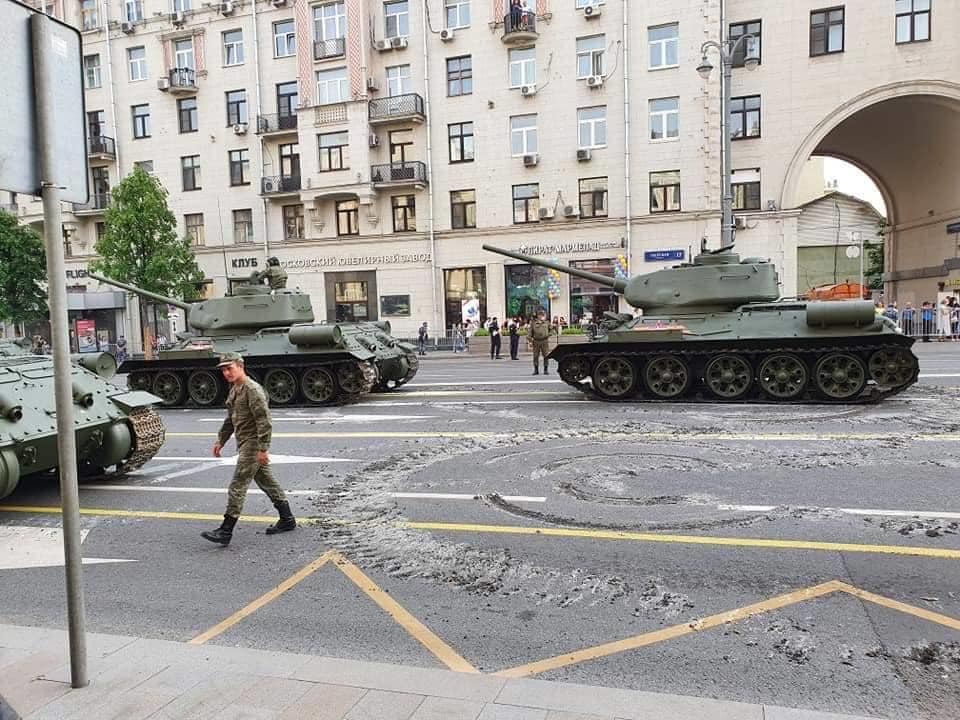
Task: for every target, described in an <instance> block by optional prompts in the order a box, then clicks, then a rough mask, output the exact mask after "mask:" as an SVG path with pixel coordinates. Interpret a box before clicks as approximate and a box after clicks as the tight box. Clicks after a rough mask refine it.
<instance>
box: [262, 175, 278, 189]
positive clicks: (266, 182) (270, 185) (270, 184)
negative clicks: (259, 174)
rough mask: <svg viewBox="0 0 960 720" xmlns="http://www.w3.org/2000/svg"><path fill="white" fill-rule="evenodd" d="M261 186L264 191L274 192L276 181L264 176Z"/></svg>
mask: <svg viewBox="0 0 960 720" xmlns="http://www.w3.org/2000/svg"><path fill="white" fill-rule="evenodd" d="M261 187H262V188H263V191H264V192H265V193H269V192H274V191H275V190H276V189H277V182H276V180H274V179H273V178H264V179H263V185H262V186H261Z"/></svg>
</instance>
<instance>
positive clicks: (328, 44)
mask: <svg viewBox="0 0 960 720" xmlns="http://www.w3.org/2000/svg"><path fill="white" fill-rule="evenodd" d="M346 52H347V41H346V39H345V38H333V40H314V41H313V59H314V60H326V59H328V58H336V57H343V56H344V55H345V54H346Z"/></svg>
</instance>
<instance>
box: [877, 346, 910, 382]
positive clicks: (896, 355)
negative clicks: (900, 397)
mask: <svg viewBox="0 0 960 720" xmlns="http://www.w3.org/2000/svg"><path fill="white" fill-rule="evenodd" d="M869 366H870V377H871V378H873V381H874V382H875V383H877V385H884V386H886V387H900V386H902V385H906V384H907V383H909V382H910V381H911V380H913V376H914V374H915V373H916V371H917V359H916V357H914V355H913V353H912V352H910V351H909V350H904V349H903V348H888V349H884V350H877V351H876V352H875V353H874V354H873V355H871V356H870V361H869Z"/></svg>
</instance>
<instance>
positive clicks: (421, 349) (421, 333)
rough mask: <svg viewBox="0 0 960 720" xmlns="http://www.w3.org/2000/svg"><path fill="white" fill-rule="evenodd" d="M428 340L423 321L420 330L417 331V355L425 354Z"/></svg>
mask: <svg viewBox="0 0 960 720" xmlns="http://www.w3.org/2000/svg"><path fill="white" fill-rule="evenodd" d="M429 339H430V336H429V335H428V334H427V323H426V321H424V323H423V325H421V326H420V329H419V330H417V353H418V354H419V355H426V354H427V341H428V340H429Z"/></svg>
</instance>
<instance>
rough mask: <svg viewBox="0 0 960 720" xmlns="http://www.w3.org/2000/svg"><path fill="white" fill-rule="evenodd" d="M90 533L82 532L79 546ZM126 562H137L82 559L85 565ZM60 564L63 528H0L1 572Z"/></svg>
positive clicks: (62, 562) (13, 526) (62, 561)
mask: <svg viewBox="0 0 960 720" xmlns="http://www.w3.org/2000/svg"><path fill="white" fill-rule="evenodd" d="M89 533H90V531H89V530H81V531H80V542H83V541H84V540H86V539H87V535H88V534H89ZM128 562H136V560H115V559H112V558H83V564H84V565H101V564H104V563H128ZM63 564H64V560H63V529H62V528H45V527H24V526H17V525H11V526H6V527H0V570H17V569H20V568H35V567H60V566H61V565H63Z"/></svg>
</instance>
